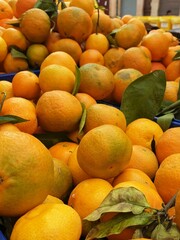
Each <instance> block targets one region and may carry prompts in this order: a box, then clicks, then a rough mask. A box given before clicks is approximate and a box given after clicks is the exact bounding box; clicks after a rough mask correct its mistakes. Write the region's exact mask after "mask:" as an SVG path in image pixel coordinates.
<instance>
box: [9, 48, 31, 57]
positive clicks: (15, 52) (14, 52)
mask: <svg viewBox="0 0 180 240" xmlns="http://www.w3.org/2000/svg"><path fill="white" fill-rule="evenodd" d="M11 55H12V56H13V58H23V59H27V56H26V55H25V54H24V53H23V52H21V51H19V50H18V49H16V48H14V47H12V48H11Z"/></svg>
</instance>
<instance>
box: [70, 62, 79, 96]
mask: <svg viewBox="0 0 180 240" xmlns="http://www.w3.org/2000/svg"><path fill="white" fill-rule="evenodd" d="M80 82H81V74H80V71H79V68H78V66H76V80H75V84H74V89H73V91H72V95H76V93H78V91H79V86H80Z"/></svg>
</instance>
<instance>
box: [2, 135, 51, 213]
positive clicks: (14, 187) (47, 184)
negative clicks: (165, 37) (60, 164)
mask: <svg viewBox="0 0 180 240" xmlns="http://www.w3.org/2000/svg"><path fill="white" fill-rule="evenodd" d="M0 142H1V144H0V152H1V156H0V166H1V167H0V169H1V170H0V179H1V185H0V189H1V191H0V215H1V216H19V215H22V214H24V213H25V212H27V211H29V210H30V209H32V208H33V207H35V206H37V205H38V204H40V203H41V202H43V201H44V200H45V198H46V197H47V195H48V194H49V191H50V188H51V186H52V181H53V175H54V170H53V168H54V166H53V161H52V157H51V155H50V153H49V151H48V149H47V148H46V147H45V146H44V145H43V144H42V143H41V142H40V141H39V140H38V139H37V138H35V137H34V136H32V135H30V134H28V133H23V132H21V131H1V132H0Z"/></svg>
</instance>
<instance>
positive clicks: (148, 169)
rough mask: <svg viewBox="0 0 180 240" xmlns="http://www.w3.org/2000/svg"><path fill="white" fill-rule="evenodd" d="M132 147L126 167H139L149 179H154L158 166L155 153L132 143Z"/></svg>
mask: <svg viewBox="0 0 180 240" xmlns="http://www.w3.org/2000/svg"><path fill="white" fill-rule="evenodd" d="M132 147H133V150H132V154H131V158H130V162H129V164H128V167H129V168H135V169H139V170H141V171H143V172H144V173H145V174H147V175H148V176H149V177H150V178H151V179H154V176H155V174H156V171H157V170H158V167H159V163H158V160H157V157H156V155H155V153H154V152H153V151H152V150H151V149H149V148H147V147H144V146H141V145H133V146H132Z"/></svg>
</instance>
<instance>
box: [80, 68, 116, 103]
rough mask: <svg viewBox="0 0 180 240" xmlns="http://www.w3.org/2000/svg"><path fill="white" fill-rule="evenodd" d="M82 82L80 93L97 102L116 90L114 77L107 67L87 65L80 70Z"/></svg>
mask: <svg viewBox="0 0 180 240" xmlns="http://www.w3.org/2000/svg"><path fill="white" fill-rule="evenodd" d="M79 71H80V74H81V82H80V86H79V92H83V93H87V94H89V95H90V96H92V97H93V98H94V99H95V100H102V99H104V98H105V97H107V96H108V95H109V94H110V93H111V92H112V90H113V88H114V75H113V73H112V72H111V71H110V70H109V69H108V68H107V67H105V66H102V65H100V64H97V63H87V64H84V65H83V66H81V67H80V68H79Z"/></svg>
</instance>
